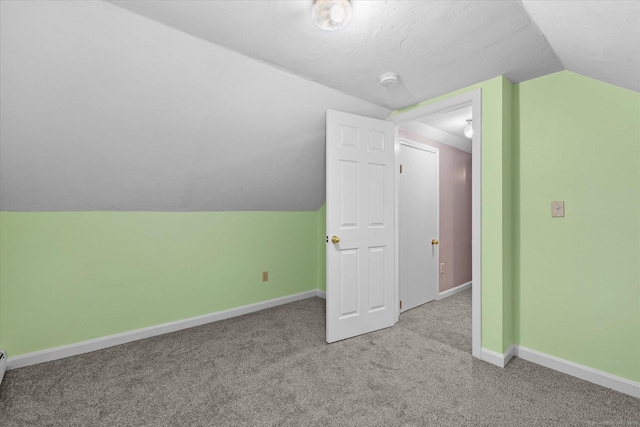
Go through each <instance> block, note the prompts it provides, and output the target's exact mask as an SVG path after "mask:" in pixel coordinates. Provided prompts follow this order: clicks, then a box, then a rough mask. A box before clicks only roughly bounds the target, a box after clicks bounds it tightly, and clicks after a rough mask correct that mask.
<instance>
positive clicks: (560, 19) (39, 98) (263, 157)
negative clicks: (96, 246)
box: [0, 0, 640, 211]
mask: <svg viewBox="0 0 640 427" xmlns="http://www.w3.org/2000/svg"><path fill="white" fill-rule="evenodd" d="M312 4H313V2H312V1H311V0H309V1H306V0H298V1H287V0H284V1H279V0H271V1H264V0H261V1H190V0H182V1H170V0H157V1H133V0H112V1H110V2H103V1H65V2H62V1H51V2H42V1H13V0H8V1H7V0H3V1H2V2H0V19H1V23H0V31H1V34H0V35H1V37H0V73H1V76H2V79H1V80H0V85H1V86H0V90H1V93H2V97H1V98H0V107H1V109H0V121H1V122H0V125H1V127H0V208H1V209H2V210H48V211H51V210H157V211H190V210H212V211H215V210H315V209H317V208H318V207H319V206H320V205H321V204H322V203H323V201H324V113H325V110H326V109H337V110H342V111H347V112H351V113H356V114H361V115H366V116H370V117H376V118H381V119H384V118H386V117H387V116H388V115H389V113H390V112H391V110H393V109H397V108H400V107H405V106H407V105H411V104H413V103H416V102H419V101H422V100H425V99H429V98H432V97H434V96H437V95H441V94H443V93H447V92H450V91H452V90H455V89H459V88H461V87H465V86H468V85H470V84H473V83H477V82H480V81H483V80H487V79H490V78H493V77H496V76H499V75H504V76H506V77H507V78H508V79H509V80H511V81H512V82H514V83H517V82H521V81H525V80H528V79H531V78H535V77H539V76H542V75H545V74H549V73H552V72H555V71H559V70H564V69H567V70H570V71H574V72H577V73H580V74H583V75H586V76H589V77H593V78H596V79H598V80H601V81H604V82H607V83H611V84H614V85H617V86H621V87H624V88H627V89H631V90H634V91H640V2H638V1H573V0H570V1H530V0H524V1H515V0H512V1H509V0H507V1H365V0H353V1H352V4H353V17H352V20H351V22H350V23H349V25H348V26H347V27H346V28H344V29H342V30H338V31H335V32H325V31H322V30H320V29H319V28H318V27H316V26H315V24H314V23H313V22H312V20H311V16H310V10H311V5H312ZM388 71H394V72H396V73H398V74H399V76H400V83H399V84H398V85H397V86H394V87H382V86H381V85H380V84H379V82H378V78H379V76H380V74H382V73H384V72H388Z"/></svg>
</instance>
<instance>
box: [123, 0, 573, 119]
mask: <svg viewBox="0 0 640 427" xmlns="http://www.w3.org/2000/svg"><path fill="white" fill-rule="evenodd" d="M112 3H114V4H117V5H118V6H121V7H124V8H126V9H128V10H131V11H134V12H136V13H139V14H141V15H143V16H146V17H148V18H151V19H153V20H156V21H158V22H162V23H164V24H167V25H170V26H172V27H174V28H177V29H179V30H181V31H185V32H187V33H189V34H193V35H195V36H197V37H200V38H202V39H204V40H208V41H210V42H213V43H216V44H219V45H222V46H226V47H228V48H230V49H233V50H235V51H237V52H240V53H242V54H244V55H247V56H250V57H252V58H256V59H258V60H260V61H264V62H267V63H269V64H272V65H275V66H277V67H279V68H282V69H284V70H287V71H289V72H293V73H295V74H298V75H301V76H304V77H305V78H308V79H311V80H314V81H317V82H320V83H322V84H323V85H326V86H329V87H332V88H335V89H338V90H340V91H342V92H345V93H349V94H352V95H355V96H357V97H359V98H362V99H364V100H367V101H369V102H372V103H374V104H377V105H381V106H384V107H387V108H390V109H397V108H401V107H406V106H407V105H411V104H414V103H416V102H420V101H423V100H425V99H429V98H432V97H434V96H437V95H440V94H443V93H447V92H450V91H453V90H455V89H459V88H461V87H464V86H468V85H470V84H473V83H477V82H479V81H483V80H487V79H490V78H493V77H496V76H499V75H505V76H506V77H507V78H508V79H509V80H511V81H512V82H520V81H524V80H528V79H531V78H534V77H538V76H541V75H545V74H549V73H552V72H554V71H559V70H561V69H562V68H563V66H562V63H561V62H560V60H559V59H558V57H557V56H556V55H555V54H554V52H553V50H552V48H551V47H550V46H549V43H548V42H547V40H546V38H545V37H544V35H543V34H541V33H540V31H538V29H537V28H536V26H535V25H534V24H533V23H532V22H531V20H530V18H529V16H528V14H527V13H526V11H525V9H524V8H523V7H522V4H521V3H520V2H518V1H495V0H489V1H362V0H354V1H353V16H352V19H351V22H349V25H348V26H347V27H345V28H344V29H342V30H339V31H335V32H326V31H323V30H320V29H319V28H318V27H317V26H316V25H315V23H314V22H313V21H312V20H311V5H312V4H313V2H312V1H261V0H258V1H171V0H161V1H130V0H114V1H112ZM387 71H395V72H396V73H398V74H399V75H400V84H399V85H398V86H396V87H392V88H384V87H381V86H380V84H379V76H380V74H382V73H384V72H387Z"/></svg>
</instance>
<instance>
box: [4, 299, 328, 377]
mask: <svg viewBox="0 0 640 427" xmlns="http://www.w3.org/2000/svg"><path fill="white" fill-rule="evenodd" d="M319 293H322V294H324V292H322V291H319V290H312V291H307V292H301V293H298V294H294V295H288V296H284V297H280V298H275V299H271V300H268V301H262V302H257V303H255V304H249V305H244V306H242V307H236V308H231V309H228V310H222V311H218V312H215V313H209V314H204V315H202V316H196V317H190V318H188V319H183V320H177V321H175V322H169V323H163V324H161V325H155V326H149V327H147V328H142V329H136V330H133V331H127V332H122V333H119V334H115V335H109V336H106V337H100V338H95V339H92V340H87V341H81V342H78V343H74V344H69V345H63V346H61V347H55V348H50V349H46V350H42V351H36V352H33V353H27V354H21V355H19V356H14V357H9V358H8V359H7V369H16V368H22V367H25V366H30V365H35V364H38V363H43V362H50V361H52V360H57V359H62V358H65V357H70V356H76V355H78V354H83V353H89V352H91V351H95V350H101V349H103V348H107V347H113V346H116V345H120V344H125V343H128V342H131V341H137V340H141V339H144V338H150V337H154V336H157V335H162V334H166V333H169V332H175V331H179V330H182V329H187V328H193V327H194V326H200V325H204V324H207V323H212V322H217V321H220V320H224V319H229V318H232V317H237V316H242V315H244V314H249V313H254V312H256V311H260V310H264V309H267V308H272V307H277V306H279V305H283V304H288V303H291V302H295V301H300V300H303V299H307V298H312V297H315V296H320V297H321V298H322V296H321V295H319Z"/></svg>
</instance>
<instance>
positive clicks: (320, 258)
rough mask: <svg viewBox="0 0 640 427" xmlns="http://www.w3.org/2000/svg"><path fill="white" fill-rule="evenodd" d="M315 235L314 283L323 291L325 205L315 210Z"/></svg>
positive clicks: (325, 256) (325, 261) (325, 247)
mask: <svg viewBox="0 0 640 427" xmlns="http://www.w3.org/2000/svg"><path fill="white" fill-rule="evenodd" d="M317 214H318V215H317V219H316V227H317V228H316V235H317V236H318V242H317V245H318V246H317V249H316V263H317V264H316V283H317V288H318V289H319V290H321V291H323V292H326V290H327V241H326V236H327V205H326V204H323V205H322V206H321V207H320V209H319V210H318V212H317Z"/></svg>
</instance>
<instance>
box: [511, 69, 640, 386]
mask: <svg viewBox="0 0 640 427" xmlns="http://www.w3.org/2000/svg"><path fill="white" fill-rule="evenodd" d="M515 100H516V102H517V111H518V117H519V123H518V124H517V129H518V131H517V142H518V143H517V150H516V151H517V154H516V155H517V158H516V160H517V166H516V167H517V169H518V171H517V178H518V181H519V182H518V194H517V197H516V199H515V204H516V209H515V211H516V212H517V214H518V224H517V227H516V230H517V231H518V233H517V235H516V236H515V237H516V239H515V241H516V244H517V246H518V248H517V254H518V255H517V259H518V262H517V263H516V264H515V265H516V276H517V282H518V285H517V286H516V289H515V292H514V303H515V304H514V308H515V310H516V313H515V317H516V318H517V322H516V328H515V329H516V330H515V342H516V343H518V344H520V345H522V346H524V347H528V348H531V349H535V350H538V351H541V352H543V353H546V354H550V355H553V356H556V357H560V358H562V359H566V360H570V361H573V362H576V363H579V364H582V365H586V366H589V367H592V368H595V369H598V370H601V371H605V372H609V373H611V374H614V375H618V376H621V377H624V378H628V379H630V380H633V381H640V269H639V268H640V267H639V266H640V231H639V230H640V94H638V93H636V92H632V91H629V90H625V89H621V88H618V87H615V86H611V85H608V84H605V83H602V82H599V81H596V80H592V79H589V78H587V77H584V76H581V75H578V74H574V73H571V72H567V71H564V72H560V73H556V74H552V75H549V76H545V77H541V78H538V79H535V80H531V81H528V82H524V83H521V84H519V85H518V88H517V90H516V94H515ZM553 200H564V201H565V210H566V216H565V218H551V201H553Z"/></svg>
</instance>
